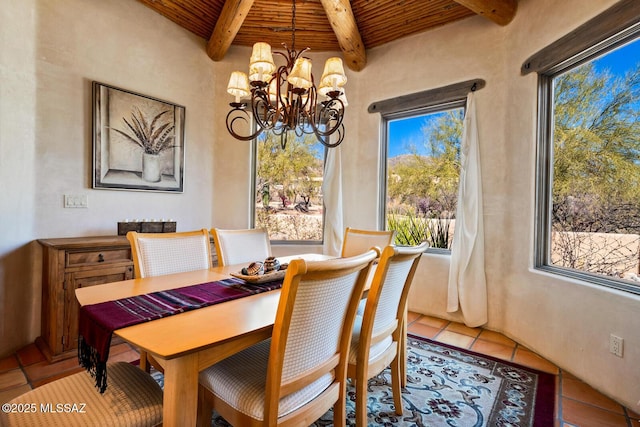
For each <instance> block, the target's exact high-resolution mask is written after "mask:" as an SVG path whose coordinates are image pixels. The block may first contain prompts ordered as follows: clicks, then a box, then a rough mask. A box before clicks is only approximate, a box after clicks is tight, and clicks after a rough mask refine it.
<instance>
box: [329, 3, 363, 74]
mask: <svg viewBox="0 0 640 427" xmlns="http://www.w3.org/2000/svg"><path fill="white" fill-rule="evenodd" d="M320 2H321V3H322V7H324V11H325V13H326V14H327V18H328V19H329V23H330V24H331V28H333V32H334V33H335V34H336V38H337V39H338V44H339V45H340V50H342V55H343V56H344V62H345V64H346V65H347V67H349V69H351V70H353V71H360V70H362V69H363V68H364V66H365V65H366V63H367V55H366V53H365V50H364V42H363V41H362V37H361V36H360V31H359V30H358V25H357V24H356V18H355V17H354V16H353V10H352V9H351V3H350V2H349V0H320Z"/></svg>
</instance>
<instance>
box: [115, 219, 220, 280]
mask: <svg viewBox="0 0 640 427" xmlns="http://www.w3.org/2000/svg"><path fill="white" fill-rule="evenodd" d="M127 240H129V243H130V244H131V255H132V256H133V267H134V271H135V276H136V278H144V277H152V276H163V275H165V274H173V273H183V272H185V271H194V270H204V269H208V268H211V267H212V262H211V243H210V241H209V231H207V229H205V228H203V229H201V230H196V231H183V232H178V233H138V232H136V231H130V232H128V233H127Z"/></svg>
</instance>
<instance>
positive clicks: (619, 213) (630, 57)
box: [536, 33, 640, 294]
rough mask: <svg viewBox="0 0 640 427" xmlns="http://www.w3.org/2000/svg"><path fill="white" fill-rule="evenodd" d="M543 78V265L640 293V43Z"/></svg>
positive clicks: (618, 41) (592, 54)
mask: <svg viewBox="0 0 640 427" xmlns="http://www.w3.org/2000/svg"><path fill="white" fill-rule="evenodd" d="M556 63H557V64H561V65H555V66H554V67H553V68H551V67H549V69H548V70H542V71H540V85H541V90H540V94H541V99H540V142H539V144H540V147H539V152H538V192H537V197H538V201H537V204H536V205H537V209H538V215H537V217H538V223H537V224H536V237H537V239H536V244H537V247H536V267H537V268H540V269H544V270H548V271H552V272H554V273H557V274H562V275H567V276H570V277H576V278H580V279H583V280H587V281H590V282H593V283H597V284H602V285H606V286H611V287H615V288H617V289H623V290H627V291H631V292H634V293H639V294H640V277H639V276H640V262H639V259H640V201H639V200H640V199H639V198H638V197H639V195H640V39H639V38H638V33H636V34H635V35H628V34H627V35H625V36H619V37H617V38H614V40H613V41H608V42H607V43H606V46H604V45H603V46H600V47H598V46H596V44H595V43H594V44H593V46H592V47H590V48H589V49H586V50H584V51H583V52H581V53H580V54H579V55H577V56H575V59H573V60H569V61H564V60H563V61H556Z"/></svg>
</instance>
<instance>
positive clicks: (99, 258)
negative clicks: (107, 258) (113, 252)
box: [98, 254, 104, 262]
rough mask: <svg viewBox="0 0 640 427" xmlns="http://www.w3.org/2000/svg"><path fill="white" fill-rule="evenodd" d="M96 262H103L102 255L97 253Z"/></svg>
mask: <svg viewBox="0 0 640 427" xmlns="http://www.w3.org/2000/svg"><path fill="white" fill-rule="evenodd" d="M98 262H104V255H102V254H98Z"/></svg>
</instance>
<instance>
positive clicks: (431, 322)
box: [416, 316, 449, 329]
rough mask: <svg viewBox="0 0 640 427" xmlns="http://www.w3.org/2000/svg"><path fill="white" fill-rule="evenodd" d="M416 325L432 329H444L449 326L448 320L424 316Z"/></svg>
mask: <svg viewBox="0 0 640 427" xmlns="http://www.w3.org/2000/svg"><path fill="white" fill-rule="evenodd" d="M416 323H420V324H423V325H428V326H431V327H432V328H438V329H442V328H444V327H445V326H447V325H448V324H449V321H448V320H444V319H440V318H439V317H433V316H422V317H421V318H419V319H418V320H417V321H416Z"/></svg>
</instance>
